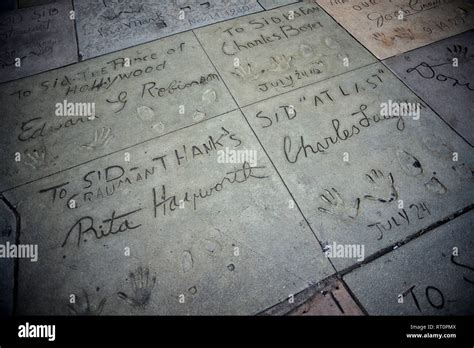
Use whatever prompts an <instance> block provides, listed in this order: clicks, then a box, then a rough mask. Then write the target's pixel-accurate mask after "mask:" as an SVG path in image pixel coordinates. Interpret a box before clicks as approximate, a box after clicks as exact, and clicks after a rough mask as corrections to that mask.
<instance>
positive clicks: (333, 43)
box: [324, 37, 341, 50]
mask: <svg viewBox="0 0 474 348" xmlns="http://www.w3.org/2000/svg"><path fill="white" fill-rule="evenodd" d="M324 44H325V45H326V47H328V48H331V49H333V50H337V49H339V48H340V47H341V45H339V42H337V41H336V40H334V39H333V38H330V37H326V38H324Z"/></svg>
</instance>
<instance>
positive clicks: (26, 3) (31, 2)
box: [18, 0, 67, 8]
mask: <svg viewBox="0 0 474 348" xmlns="http://www.w3.org/2000/svg"><path fill="white" fill-rule="evenodd" d="M57 1H64V0H18V8H26V7H32V6H40V5H46V4H51V3H53V2H57ZM66 1H67V0H66Z"/></svg>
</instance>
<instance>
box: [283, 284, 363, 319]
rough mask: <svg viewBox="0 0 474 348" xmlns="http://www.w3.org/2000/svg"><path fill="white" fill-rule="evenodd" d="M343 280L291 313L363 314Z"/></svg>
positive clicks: (302, 314)
mask: <svg viewBox="0 0 474 348" xmlns="http://www.w3.org/2000/svg"><path fill="white" fill-rule="evenodd" d="M363 314H364V313H363V312H362V310H361V309H360V308H359V306H357V304H356V303H355V302H354V300H353V299H352V297H351V295H350V294H349V293H348V292H347V290H346V289H345V287H344V285H343V284H342V282H341V281H335V282H333V283H332V284H330V285H329V286H328V287H326V288H325V289H323V290H322V291H321V292H319V293H317V294H316V295H314V296H313V297H312V298H311V299H309V300H308V301H307V302H305V303H304V304H302V305H301V306H298V307H297V308H295V309H294V310H292V311H291V312H290V313H289V315H298V316H300V315H301V316H307V315H363Z"/></svg>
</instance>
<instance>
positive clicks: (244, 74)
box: [231, 63, 265, 81]
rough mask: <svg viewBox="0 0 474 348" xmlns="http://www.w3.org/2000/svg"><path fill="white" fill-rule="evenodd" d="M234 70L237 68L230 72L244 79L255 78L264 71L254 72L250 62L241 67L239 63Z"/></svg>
mask: <svg viewBox="0 0 474 348" xmlns="http://www.w3.org/2000/svg"><path fill="white" fill-rule="evenodd" d="M235 70H237V72H234V71H232V72H231V74H232V75H234V76H237V77H238V78H241V79H242V80H244V81H248V80H257V79H258V78H259V77H260V76H261V75H262V74H263V73H264V72H265V70H261V71H260V72H255V71H254V68H253V67H252V66H251V65H250V63H249V64H247V66H246V68H244V67H242V65H239V66H238V67H236V68H235Z"/></svg>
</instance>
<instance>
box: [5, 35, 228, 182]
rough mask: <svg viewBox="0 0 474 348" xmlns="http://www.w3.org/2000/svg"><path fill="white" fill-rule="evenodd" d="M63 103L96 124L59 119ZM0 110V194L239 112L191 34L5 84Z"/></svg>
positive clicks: (75, 119)
mask: <svg viewBox="0 0 474 348" xmlns="http://www.w3.org/2000/svg"><path fill="white" fill-rule="evenodd" d="M127 59H128V63H129V66H126V62H127V61H126V60H127ZM189 62H193V64H189ZM64 101H66V102H69V103H89V104H92V103H94V107H95V118H93V119H92V118H91V117H78V116H73V117H66V116H57V115H56V104H57V103H64ZM0 103H1V105H4V107H3V113H4V114H5V116H6V118H5V122H6V124H5V126H4V127H2V128H1V129H0V144H1V149H2V151H1V152H2V156H4V158H6V159H7V160H8V161H9V164H8V165H6V166H2V167H1V168H0V178H1V181H0V183H1V184H0V190H5V189H6V188H8V187H12V186H15V185H19V184H21V183H25V182H27V181H31V180H34V179H38V178H40V177H43V176H45V175H48V174H51V173H55V172H57V171H59V170H63V169H66V168H69V167H71V166H74V165H77V164H80V163H83V162H85V161H89V160H91V159H94V158H96V157H100V156H104V155H106V154H109V153H111V152H114V151H117V150H119V149H123V148H126V147H127V146H131V145H134V144H137V143H139V142H142V141H145V140H148V139H151V138H153V137H157V136H160V135H162V134H165V133H168V132H171V131H174V130H177V129H179V128H182V127H185V126H189V125H192V124H194V123H196V122H200V121H202V120H203V119H206V118H209V117H213V116H216V115H219V114H222V113H224V112H227V111H230V110H232V109H235V108H236V106H235V103H234V102H233V100H232V97H231V96H230V94H229V93H228V92H227V89H226V88H225V86H224V84H223V83H222V81H221V80H220V77H219V76H218V75H217V73H216V71H215V70H214V68H213V66H212V64H211V62H210V61H209V59H208V58H207V56H206V54H205V53H204V52H203V51H202V49H201V47H200V45H199V43H198V42H197V41H196V38H195V37H194V35H193V33H191V32H187V33H182V34H180V35H175V36H173V37H170V38H165V39H163V40H161V41H159V42H154V43H149V44H145V45H142V46H138V47H135V48H130V49H128V50H124V51H121V52H118V53H114V54H111V55H107V56H104V57H100V58H97V59H93V60H90V61H87V62H83V63H80V64H76V65H73V66H69V67H66V68H63V69H59V70H55V71H53V72H49V73H46V74H41V75H38V76H34V77H32V78H30V79H28V80H19V81H14V82H12V83H9V84H5V85H2V86H0ZM18 154H19V155H18ZM71 154H74V155H71Z"/></svg>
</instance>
